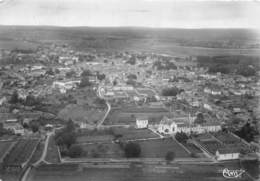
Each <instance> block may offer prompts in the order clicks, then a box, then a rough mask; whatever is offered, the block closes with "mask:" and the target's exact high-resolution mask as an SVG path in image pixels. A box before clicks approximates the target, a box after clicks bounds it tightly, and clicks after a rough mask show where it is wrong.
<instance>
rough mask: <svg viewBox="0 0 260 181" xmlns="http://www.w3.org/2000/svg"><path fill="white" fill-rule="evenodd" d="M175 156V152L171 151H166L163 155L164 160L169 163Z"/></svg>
mask: <svg viewBox="0 0 260 181" xmlns="http://www.w3.org/2000/svg"><path fill="white" fill-rule="evenodd" d="M174 158H175V153H174V152H173V151H168V152H167V153H166V155H165V160H166V162H167V164H168V163H170V162H171V161H173V160H174Z"/></svg>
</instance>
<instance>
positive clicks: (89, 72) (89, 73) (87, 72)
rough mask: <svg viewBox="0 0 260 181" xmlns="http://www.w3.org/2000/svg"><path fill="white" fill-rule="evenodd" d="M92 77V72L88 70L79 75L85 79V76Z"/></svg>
mask: <svg viewBox="0 0 260 181" xmlns="http://www.w3.org/2000/svg"><path fill="white" fill-rule="evenodd" d="M91 75H92V72H91V71H90V70H84V71H83V72H82V73H81V76H82V77H87V76H91Z"/></svg>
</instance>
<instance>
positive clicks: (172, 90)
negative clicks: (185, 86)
mask: <svg viewBox="0 0 260 181" xmlns="http://www.w3.org/2000/svg"><path fill="white" fill-rule="evenodd" d="M178 93H179V89H178V88H177V87H171V88H166V89H163V90H162V95H163V96H176V95H177V94H178Z"/></svg>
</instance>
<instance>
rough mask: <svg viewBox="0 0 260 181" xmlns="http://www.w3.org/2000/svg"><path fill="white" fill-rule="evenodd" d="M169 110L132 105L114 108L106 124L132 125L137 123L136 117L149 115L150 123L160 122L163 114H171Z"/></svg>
mask: <svg viewBox="0 0 260 181" xmlns="http://www.w3.org/2000/svg"><path fill="white" fill-rule="evenodd" d="M169 114H170V113H169V112H168V111H167V110H165V109H164V108H149V107H130V108H122V109H115V108H112V109H111V111H110V113H109V115H108V117H107V118H106V120H105V122H104V124H105V125H131V124H135V121H136V118H137V117H139V116H147V117H148V120H149V123H159V122H160V121H161V119H162V117H163V116H167V115H168V116H169Z"/></svg>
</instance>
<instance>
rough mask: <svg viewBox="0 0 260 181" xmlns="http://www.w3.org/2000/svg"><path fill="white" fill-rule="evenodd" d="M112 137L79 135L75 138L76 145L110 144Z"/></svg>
mask: <svg viewBox="0 0 260 181" xmlns="http://www.w3.org/2000/svg"><path fill="white" fill-rule="evenodd" d="M113 139H114V137H113V136H112V135H89V136H88V135H81V136H77V143H79V144H80V143H93V142H112V141H113Z"/></svg>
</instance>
